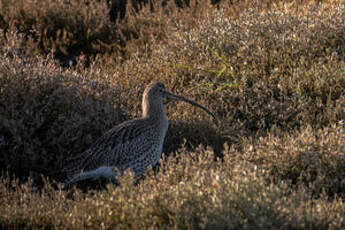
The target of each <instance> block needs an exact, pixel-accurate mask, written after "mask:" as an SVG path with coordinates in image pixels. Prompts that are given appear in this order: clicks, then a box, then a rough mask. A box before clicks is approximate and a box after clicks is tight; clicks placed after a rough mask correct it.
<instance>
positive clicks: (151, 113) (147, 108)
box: [142, 97, 168, 122]
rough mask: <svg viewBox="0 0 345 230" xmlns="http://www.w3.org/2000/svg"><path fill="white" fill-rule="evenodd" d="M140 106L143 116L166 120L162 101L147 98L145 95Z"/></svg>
mask: <svg viewBox="0 0 345 230" xmlns="http://www.w3.org/2000/svg"><path fill="white" fill-rule="evenodd" d="M142 108H143V117H144V118H149V119H153V120H156V121H161V122H167V121H168V117H167V115H166V113H165V108H164V105H163V101H154V100H148V98H146V97H145V98H143V102H142Z"/></svg>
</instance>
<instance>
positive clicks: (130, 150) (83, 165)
mask: <svg viewBox="0 0 345 230" xmlns="http://www.w3.org/2000/svg"><path fill="white" fill-rule="evenodd" d="M167 128H168V124H167V123H166V124H165V123H160V122H154V121H152V120H150V119H148V118H140V119H134V120H131V121H127V122H124V123H121V124H120V125H118V126H115V127H114V128H112V129H111V130H109V131H108V132H107V133H105V134H104V135H103V136H102V137H100V138H99V139H98V140H97V141H96V142H95V143H94V144H93V145H92V146H91V147H90V148H89V149H87V150H86V151H85V152H83V153H81V154H79V155H77V156H76V157H73V158H71V159H69V160H68V161H67V164H66V166H65V167H64V168H63V170H62V171H63V172H64V173H65V174H66V176H67V180H66V181H67V182H74V181H76V180H78V177H80V176H81V175H87V174H85V173H84V172H93V171H94V172H95V173H97V172H98V171H97V169H100V168H101V167H108V168H110V169H112V168H117V169H118V170H119V171H120V172H123V171H124V170H126V169H127V168H131V169H132V170H133V171H134V172H135V174H136V175H141V174H142V173H144V172H145V170H146V168H147V167H148V166H149V165H155V164H156V163H157V162H158V160H159V158H160V155H161V152H162V147H163V141H164V137H165V134H166V131H167ZM83 173H84V174H83Z"/></svg>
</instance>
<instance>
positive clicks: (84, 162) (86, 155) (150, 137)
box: [62, 82, 214, 184]
mask: <svg viewBox="0 0 345 230" xmlns="http://www.w3.org/2000/svg"><path fill="white" fill-rule="evenodd" d="M165 98H168V99H172V100H182V101H186V102H188V103H190V104H193V105H195V106H198V107H200V108H202V109H203V110H205V111H206V112H208V113H209V114H211V115H212V116H213V117H214V115H213V114H212V113H211V112H210V111H209V110H207V109H206V108H204V107H203V106H201V105H199V104H197V103H195V102H193V101H190V100H188V99H186V98H183V97H180V96H177V95H174V94H172V93H169V92H168V91H167V90H166V89H165V87H164V85H163V84H162V83H161V82H152V83H151V84H149V85H148V86H147V87H146V89H145V92H144V95H143V100H142V109H143V115H142V117H141V118H138V119H134V120H130V121H126V122H123V123H121V124H119V125H118V126H115V127H114V128H112V129H111V130H109V131H108V132H106V133H105V134H104V135H103V136H102V137H100V138H99V139H98V140H97V141H96V142H95V143H94V144H93V145H92V146H91V147H90V148H89V149H87V150H86V151H85V152H83V153H81V154H79V155H77V156H76V157H73V158H71V159H69V160H68V161H67V162H66V166H65V167H64V168H63V169H62V172H63V173H65V174H66V175H67V179H66V180H65V184H70V183H74V182H77V181H80V180H84V179H89V178H93V179H97V178H98V177H100V176H103V177H108V178H110V179H114V178H115V177H116V175H117V173H118V172H120V173H122V172H123V171H124V170H126V169H128V168H131V169H132V170H133V171H134V173H135V175H136V176H140V175H142V174H143V173H144V172H145V171H146V169H147V168H148V167H149V166H154V165H156V164H157V163H158V161H159V159H160V157H161V153H162V148H163V142H164V138H165V135H166V132H167V130H168V125H169V122H168V117H167V115H166V113H165V109H164V105H163V100H164V99H165ZM115 168H116V169H117V170H114V169H115Z"/></svg>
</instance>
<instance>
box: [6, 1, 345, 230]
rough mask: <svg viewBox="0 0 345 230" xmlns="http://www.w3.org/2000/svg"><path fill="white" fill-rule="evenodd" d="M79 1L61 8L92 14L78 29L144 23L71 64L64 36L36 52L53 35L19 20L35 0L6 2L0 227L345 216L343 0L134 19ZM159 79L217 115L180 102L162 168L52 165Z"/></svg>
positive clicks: (284, 224)
mask: <svg viewBox="0 0 345 230" xmlns="http://www.w3.org/2000/svg"><path fill="white" fill-rule="evenodd" d="M4 2H5V1H3V2H1V4H3V3H4ZM35 2H36V3H38V2H40V3H41V4H43V3H42V2H41V1H38V0H35ZM70 2H71V3H69V4H72V5H73V4H76V5H75V6H79V5H78V4H80V8H78V9H75V8H73V7H72V8H70V9H68V10H67V11H66V12H70V14H71V15H66V16H63V15H64V14H61V12H60V11H59V10H56V12H55V13H56V14H58V15H59V14H61V15H62V16H61V17H62V18H65V17H67V18H69V17H71V18H73V20H74V19H75V17H74V16H75V15H77V14H79V13H80V12H81V13H80V14H82V15H84V16H85V15H88V14H89V13H90V15H92V17H91V18H87V17H85V18H87V19H88V20H86V19H85V18H83V17H84V16H83V17H81V18H83V20H84V19H85V20H86V21H85V22H82V21H83V20H80V21H78V22H74V21H73V20H72V22H71V27H69V26H70V25H69V23H68V21H67V20H66V21H63V22H64V23H65V24H66V26H67V28H72V29H73V30H74V29H75V28H76V27H75V25H79V24H81V25H80V27H81V28H84V26H85V28H93V27H89V26H90V25H96V24H97V23H99V25H101V26H104V27H102V28H105V29H104V31H105V34H108V32H109V31H110V30H109V28H113V27H112V26H115V27H116V29H118V28H120V27H119V26H120V25H121V26H123V27H121V28H124V29H125V30H127V32H128V31H135V33H133V34H131V32H128V34H131V35H129V36H127V35H128V34H127V35H126V33H125V32H124V33H123V34H122V35H121V36H123V37H126V36H127V37H126V39H128V40H126V39H124V40H126V42H125V46H123V47H125V52H124V53H125V54H124V53H122V54H121V55H117V54H116V52H115V51H114V50H111V49H109V50H108V48H105V49H106V50H105V51H104V52H103V51H102V50H96V49H94V50H93V51H92V52H94V53H92V52H91V53H92V54H91V53H87V52H84V51H80V53H78V52H79V51H78V52H77V54H76V55H75V56H76V59H75V60H76V61H75V64H74V65H68V66H64V67H61V66H60V65H59V64H60V63H59V62H58V61H57V60H56V59H55V57H56V53H54V52H56V51H54V50H52V47H53V46H54V45H53V44H55V43H58V39H56V40H54V39H53V40H52V41H53V42H52V43H51V44H52V45H51V47H50V48H49V46H47V49H46V51H45V52H46V54H43V53H44V52H41V51H40V52H37V53H35V52H28V51H30V49H31V48H32V50H35V49H36V48H37V47H36V44H37V43H36V42H37V41H43V40H44V39H45V35H44V33H36V32H30V31H31V30H28V31H24V30H20V29H18V28H19V27H16V26H14V25H15V21H16V20H15V18H20V17H22V16H20V15H21V14H20V13H18V12H20V10H19V8H23V6H24V5H25V4H27V3H29V2H27V1H22V2H20V3H19V4H18V9H17V8H16V7H15V6H14V5H8V6H7V7H8V8H7V9H10V10H8V12H14V13H13V14H11V15H10V14H7V13H6V12H4V11H3V9H4V8H1V9H0V11H1V10H2V11H1V12H0V14H1V15H3V17H4V20H5V21H6V22H7V20H8V19H9V18H10V17H12V19H11V20H10V23H9V24H10V26H9V28H8V31H7V33H6V34H4V33H1V32H2V31H0V167H1V169H8V172H6V170H4V172H3V175H2V176H1V178H0V228H2V229H13V228H15V229H16V228H17V229H37V228H45V229H99V228H103V229H344V228H345V223H344V210H345V209H344V200H343V199H344V189H345V188H344V179H343V178H344V170H343V169H344V166H345V165H344V160H345V159H344V154H345V148H344V140H345V129H344V127H345V126H344V121H345V94H344V92H345V74H344V73H345V62H344V51H345V48H344V47H345V45H344V44H345V40H344V36H343V35H344V23H343V22H344V21H345V18H344V17H345V16H344V15H345V14H344V11H345V8H344V7H345V5H344V3H343V2H342V1H326V2H319V1H315V2H314V1H308V2H301V1H291V2H289V3H286V2H277V1H274V2H273V1H268V0H267V1H239V2H235V1H234V2H232V4H227V3H226V2H221V3H220V4H219V5H217V7H215V8H213V7H211V5H210V3H208V2H203V1H190V2H189V7H187V8H184V9H179V8H176V6H175V3H173V4H172V1H168V2H167V4H166V5H165V6H164V7H163V6H161V4H160V3H159V2H157V1H152V2H151V5H150V4H149V5H146V6H145V5H143V6H138V8H137V9H133V8H130V7H129V8H127V13H128V14H127V13H126V16H125V17H124V19H123V20H124V21H123V23H122V24H121V22H120V21H121V20H119V21H116V22H112V21H111V20H110V19H109V18H108V17H109V16H108V15H107V14H100V13H99V12H100V11H104V12H107V11H106V9H108V8H107V7H109V6H107V4H106V2H103V1H100V3H99V5H97V7H94V8H92V7H91V8H88V7H90V6H92V4H96V2H93V1H90V4H91V5H87V4H84V2H79V1H78V3H77V2H75V1H70ZM5 3H6V2H5ZM44 4H46V5H45V7H43V8H42V9H36V8H35V6H34V5H30V6H26V5H25V6H26V7H28V9H29V10H28V11H27V12H24V13H23V14H22V15H30V14H32V12H35V11H37V12H40V13H39V15H40V17H39V18H40V20H41V19H42V18H44V17H46V16H47V15H48V14H45V13H42V12H49V11H48V10H52V9H53V8H52V6H61V5H59V4H62V5H63V6H61V9H64V8H63V7H67V5H66V4H67V3H66V2H60V1H52V2H49V3H44ZM54 4H55V5H54ZM85 9H89V10H90V11H94V12H92V13H91V12H89V11H87V12H86V11H85V12H84V10H85ZM11 10H12V11H11ZM30 12H31V13H30ZM76 12H78V13H76ZM73 14H74V16H72V15H73ZM42 15H43V16H42ZM44 15H45V16H44ZM23 17H24V16H23ZM25 17H26V16H25ZM31 18H34V17H31ZM57 18H58V17H57ZM51 20H53V19H51ZM78 20H79V19H78ZM93 20H96V21H93ZM97 20H99V21H97ZM0 21H1V18H0ZM43 21H44V20H43ZM23 22H25V23H24V24H23V25H26V23H29V24H30V23H31V24H30V26H32V25H35V26H36V25H37V23H36V22H35V23H32V22H30V20H27V18H25V19H21V20H20V23H19V24H16V25H22V24H21V23H23ZM94 22H97V23H95V24H93V23H94ZM0 23H1V22H0ZM40 23H41V22H40ZM83 23H84V24H83ZM102 23H104V24H102ZM46 25H55V21H54V22H49V23H48V24H46ZM28 28H29V27H28ZM38 28H44V26H42V27H38ZM48 28H50V27H49V26H48ZM51 28H55V27H51ZM97 28H98V27H97ZM37 31H38V30H37ZM52 31H55V29H52ZM76 31H78V33H80V31H79V30H76ZM95 31H97V30H95ZM100 31H103V30H100ZM117 31H118V30H116V31H115V32H114V31H113V32H114V33H117ZM27 32H29V35H28V33H27ZM113 32H112V33H113ZM30 33H34V35H32V34H30ZM35 33H36V34H35ZM121 33H122V32H121ZM121 33H119V34H121ZM53 34H54V33H53ZM99 35H100V34H98V35H97V36H99ZM35 36H37V37H35ZM73 36H75V35H73ZM73 36H72V38H73V39H76V37H73ZM81 36H82V35H81ZM83 36H84V35H83ZM97 36H96V37H97ZM102 36H103V35H100V37H102ZM131 36H132V37H131ZM53 37H54V36H53ZM134 37H135V39H133V38H134ZM30 39H31V40H30ZM73 39H72V40H73ZM97 39H99V37H98V38H95V40H94V41H97V42H98V40H97ZM75 41H77V40H75ZM100 41H102V40H100ZM112 41H113V40H112ZM97 42H96V43H97ZM116 42H117V41H116ZM116 42H115V43H116ZM77 43H78V42H77ZM77 43H76V44H77ZM30 44H31V45H32V47H31V46H30ZM59 44H60V43H59ZM64 44H65V43H64ZM66 44H67V43H66ZM68 44H69V45H70V44H74V43H73V42H72V43H68ZM30 47H31V48H30ZM61 47H63V46H61ZM66 47H67V46H66ZM70 47H72V46H70ZM123 47H122V48H123ZM122 48H121V49H122ZM110 50H111V51H110ZM108 51H109V52H108ZM81 52H83V53H84V54H81ZM121 52H122V51H121ZM94 54H95V56H97V57H94V56H93V55H94ZM91 56H93V57H91ZM153 79H154V80H160V81H162V82H163V83H164V84H165V85H166V87H167V88H168V89H169V91H171V92H174V93H176V94H178V95H182V96H185V97H187V98H190V99H193V100H195V101H197V102H199V103H200V104H203V105H205V106H206V107H208V108H209V109H210V110H211V111H213V112H214V113H215V114H216V115H217V117H218V119H219V123H218V124H217V123H215V122H213V121H212V119H211V118H210V117H209V116H208V115H207V114H206V113H203V112H201V111H200V110H198V109H196V108H194V107H192V106H190V105H187V104H184V103H170V104H168V106H167V108H166V110H167V114H168V117H169V120H170V127H169V131H168V134H167V137H166V139H165V143H164V149H163V157H162V159H161V161H160V163H159V165H158V167H156V168H154V169H149V170H148V171H147V173H146V175H145V177H143V178H141V179H139V180H134V178H133V174H132V172H130V171H128V172H126V173H125V175H124V176H123V177H121V178H119V183H118V184H114V183H108V182H106V183H103V181H93V182H92V181H87V182H86V183H90V184H91V183H96V184H101V186H98V187H97V186H95V187H96V188H97V189H92V188H93V187H92V186H90V187H88V188H87V189H84V190H80V189H79V188H80V186H76V187H73V186H72V187H71V188H67V189H62V188H61V186H60V184H59V180H60V178H59V177H58V176H57V175H55V173H58V172H59V169H60V167H61V165H62V164H63V163H64V161H65V159H66V157H69V156H73V155H76V154H78V153H80V152H82V151H84V150H85V149H87V148H88V147H89V146H90V145H91V143H93V142H94V141H95V140H96V139H97V138H98V137H99V136H101V135H102V134H103V133H104V132H105V131H106V130H108V129H109V128H111V127H113V126H115V125H116V124H118V123H120V122H122V121H124V120H128V119H131V118H134V117H138V116H140V115H141V109H140V108H141V100H140V99H141V95H142V92H143V90H144V87H145V85H146V84H147V83H149V82H150V81H152V80H153ZM40 174H42V176H41V175H40ZM54 180H58V182H55V181H54ZM38 185H40V186H38Z"/></svg>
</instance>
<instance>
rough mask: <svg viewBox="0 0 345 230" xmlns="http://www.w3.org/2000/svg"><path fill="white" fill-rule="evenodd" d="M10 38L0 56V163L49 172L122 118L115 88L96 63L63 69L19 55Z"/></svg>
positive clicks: (16, 41)
mask: <svg viewBox="0 0 345 230" xmlns="http://www.w3.org/2000/svg"><path fill="white" fill-rule="evenodd" d="M11 40H12V42H13V43H12V44H9V45H8V46H7V47H3V49H2V50H1V53H2V55H1V57H0V74H1V77H0V85H1V91H0V105H1V113H0V130H1V134H0V136H1V140H2V145H1V147H0V148H1V149H2V151H1V156H0V157H1V159H2V160H1V166H2V167H4V166H5V167H9V168H18V167H19V169H21V168H23V169H25V170H26V171H27V170H30V169H31V168H32V167H33V168H32V169H35V167H38V166H40V168H42V169H45V170H47V171H50V170H53V169H54V168H55V167H57V166H58V165H56V164H61V163H62V159H65V158H66V156H68V155H69V154H71V153H72V155H73V153H77V152H80V151H82V150H83V149H84V148H85V146H87V145H90V144H91V143H92V142H93V141H94V139H95V137H98V136H100V135H101V134H102V133H103V132H105V131H106V130H107V129H109V128H111V127H112V126H114V125H115V124H117V123H119V122H120V121H122V118H121V116H122V112H121V109H120V101H121V99H120V98H121V96H120V95H121V93H119V88H120V87H119V86H117V85H116V84H114V83H113V84H111V83H109V82H107V80H106V76H100V71H99V70H98V68H97V67H95V66H94V67H91V68H89V69H88V71H87V72H83V73H80V72H78V70H72V69H65V70H64V69H62V68H61V67H59V65H58V64H57V63H56V62H54V60H52V58H51V56H47V58H44V59H43V58H40V57H37V58H33V57H25V55H24V54H20V51H21V44H22V42H21V41H22V40H21V38H20V35H19V34H15V33H14V34H12V35H11Z"/></svg>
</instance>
